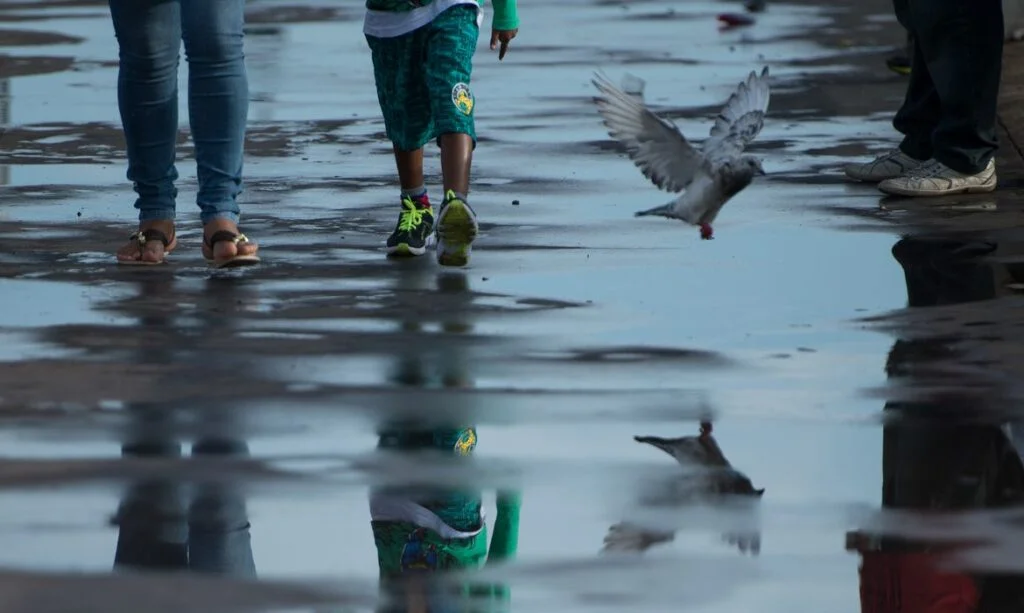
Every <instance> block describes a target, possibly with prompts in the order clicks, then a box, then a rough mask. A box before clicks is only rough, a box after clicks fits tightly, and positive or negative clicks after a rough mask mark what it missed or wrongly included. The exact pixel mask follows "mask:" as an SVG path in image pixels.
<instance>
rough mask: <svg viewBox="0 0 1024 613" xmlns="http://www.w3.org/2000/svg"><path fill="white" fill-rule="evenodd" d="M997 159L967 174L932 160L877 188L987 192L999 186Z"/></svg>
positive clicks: (910, 192)
mask: <svg viewBox="0 0 1024 613" xmlns="http://www.w3.org/2000/svg"><path fill="white" fill-rule="evenodd" d="M996 182H997V179H996V161H995V159H994V158H993V159H991V160H989V162H988V164H987V165H986V166H985V168H984V170H982V171H981V172H979V173H977V174H973V175H966V174H963V173H961V172H957V171H955V170H953V169H952V168H950V167H948V166H946V165H944V164H942V163H941V162H939V161H938V160H929V161H928V163H926V164H925V165H924V166H921V167H920V168H918V169H916V170H913V171H911V172H908V173H907V174H905V175H904V176H902V177H896V178H895V179H888V180H886V181H882V182H881V183H879V184H878V189H880V190H881V191H882V192H884V193H886V194H894V195H896V196H946V195H949V194H985V193H988V192H991V191H994V190H995V189H996Z"/></svg>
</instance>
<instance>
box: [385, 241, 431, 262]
mask: <svg viewBox="0 0 1024 613" xmlns="http://www.w3.org/2000/svg"><path fill="white" fill-rule="evenodd" d="M426 252H427V248H426V247H410V246H409V245H408V244H407V243H398V244H397V245H395V246H394V247H388V248H387V254H388V255H389V256H391V257H396V258H414V257H416V256H419V255H423V254H424V253H426Z"/></svg>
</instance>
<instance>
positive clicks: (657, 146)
mask: <svg viewBox="0 0 1024 613" xmlns="http://www.w3.org/2000/svg"><path fill="white" fill-rule="evenodd" d="M631 79H633V81H634V82H635V81H637V79H636V78H635V77H631ZM593 83H594V85H595V86H596V87H597V89H598V90H599V91H600V92H601V93H602V94H603V95H602V96H599V97H597V98H595V99H594V101H595V103H596V104H597V110H598V112H599V113H600V114H601V117H602V119H603V120H604V124H605V126H607V127H608V133H609V134H610V135H611V136H612V138H615V139H616V140H618V141H619V142H621V143H622V144H623V145H625V147H626V152H627V153H628V155H629V157H630V159H631V160H633V162H634V163H635V164H636V165H637V167H638V168H640V171H641V172H643V174H644V176H645V177H647V178H648V179H650V180H651V182H652V183H654V185H656V186H657V187H658V188H660V189H663V190H665V191H668V192H672V193H679V192H683V193H682V194H681V195H680V196H679V197H678V198H677V199H676V200H674V201H673V202H670V203H668V204H666V205H664V206H659V207H656V208H653V209H649V210H646V211H640V212H638V213H636V215H637V216H638V217H639V216H643V215H659V216H661V217H669V218H672V219H680V220H682V221H684V222H686V223H690V224H693V225H697V226H700V229H701V238H704V239H709V238H712V232H713V231H712V228H711V223H712V222H713V221H714V220H715V217H717V216H718V212H719V210H721V208H722V206H724V205H725V203H726V202H728V201H729V200H730V199H731V198H732V197H733V196H735V195H736V194H738V193H739V192H740V191H742V190H743V189H744V188H745V187H746V186H747V185H750V183H751V181H753V179H754V176H755V175H763V174H764V169H763V168H762V167H761V161H760V160H759V159H757V158H755V157H753V156H747V155H742V153H743V150H744V149H745V148H746V146H747V145H748V144H750V142H751V141H753V140H754V138H756V137H757V135H758V134H759V133H760V132H761V127H762V126H763V125H764V116H765V113H766V112H767V111H768V99H769V93H770V92H769V88H768V67H767V66H766V67H765V68H764V70H762V71H761V74H760V75H758V74H756V73H754V72H751V73H750V76H749V77H747V80H746V81H744V82H742V83H740V85H739V87H738V88H737V89H736V91H735V92H733V94H732V95H731V96H730V97H729V101H728V102H726V104H725V107H723V108H722V111H721V112H720V113H719V114H718V117H717V118H716V119H715V125H714V126H712V128H711V135H710V137H709V138H708V139H707V140H706V141H704V144H703V146H702V148H701V150H700V151H698V150H697V149H695V148H694V147H693V146H692V145H691V144H690V143H689V142H687V140H686V137H685V136H683V135H682V133H680V132H679V130H678V129H677V128H676V127H675V126H674V125H672V124H671V123H670V122H669V121H667V120H665V119H662V118H660V117H658V116H657V115H655V114H654V113H653V112H652V111H651V110H650V109H648V108H647V107H646V106H645V105H644V103H643V100H642V97H641V96H639V95H637V94H636V93H633V94H628V93H626V92H624V91H622V90H621V89H619V88H617V87H615V86H614V85H612V83H611V82H610V81H608V80H607V79H606V78H604V77H602V76H600V75H597V76H596V78H595V79H594V81H593ZM631 89H633V90H634V91H635V90H636V89H637V87H636V84H635V83H633V84H632V87H631ZM639 89H640V91H642V86H641V87H640V88H639ZM684 190H685V191H684Z"/></svg>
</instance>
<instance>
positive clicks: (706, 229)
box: [699, 223, 715, 241]
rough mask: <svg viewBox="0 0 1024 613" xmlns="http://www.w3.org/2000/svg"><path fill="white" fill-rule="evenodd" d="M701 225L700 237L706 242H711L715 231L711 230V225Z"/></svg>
mask: <svg viewBox="0 0 1024 613" xmlns="http://www.w3.org/2000/svg"><path fill="white" fill-rule="evenodd" d="M699 225H700V237H701V238H702V239H704V240H706V241H709V240H711V239H713V238H715V237H714V232H715V231H714V230H712V229H711V225H710V224H706V223H702V224H699Z"/></svg>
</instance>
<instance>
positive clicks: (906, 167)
mask: <svg viewBox="0 0 1024 613" xmlns="http://www.w3.org/2000/svg"><path fill="white" fill-rule="evenodd" d="M926 163H927V161H926V160H915V159H914V158H912V157H910V156H909V155H907V154H906V153H903V152H902V151H900V149H899V147H897V148H895V149H893V150H892V151H888V152H886V153H884V154H882V155H880V156H878V157H876V158H875V159H873V160H871V161H870V162H867V163H864V164H850V165H849V166H847V167H846V168H844V169H843V172H844V173H845V174H846V176H847V177H849V178H851V179H853V180H854V181H864V182H865V183H878V182H879V181H885V180H886V179H895V178H896V177H902V176H903V175H905V174H907V173H908V172H910V171H912V170H916V169H918V168H920V167H921V166H924V165H925V164H926Z"/></svg>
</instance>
